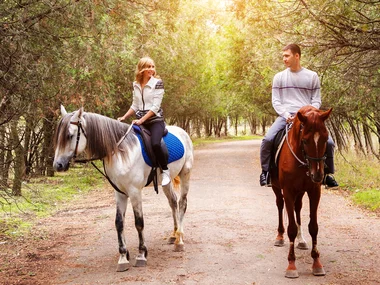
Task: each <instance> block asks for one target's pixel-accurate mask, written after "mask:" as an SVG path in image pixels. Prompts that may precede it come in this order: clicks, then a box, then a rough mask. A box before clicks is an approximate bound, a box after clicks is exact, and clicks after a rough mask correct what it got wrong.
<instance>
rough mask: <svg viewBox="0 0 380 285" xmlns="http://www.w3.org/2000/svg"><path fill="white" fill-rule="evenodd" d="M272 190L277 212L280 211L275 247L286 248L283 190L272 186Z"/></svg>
mask: <svg viewBox="0 0 380 285" xmlns="http://www.w3.org/2000/svg"><path fill="white" fill-rule="evenodd" d="M272 189H273V192H274V194H275V195H276V205H277V211H278V227H277V237H276V241H275V243H274V245H275V246H284V244H285V242H284V233H285V228H284V218H283V215H284V214H283V213H284V198H283V196H282V192H281V189H280V188H278V187H276V186H274V185H273V184H272Z"/></svg>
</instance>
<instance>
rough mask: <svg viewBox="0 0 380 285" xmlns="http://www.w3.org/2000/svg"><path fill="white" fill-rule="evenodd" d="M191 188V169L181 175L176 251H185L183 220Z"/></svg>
mask: <svg viewBox="0 0 380 285" xmlns="http://www.w3.org/2000/svg"><path fill="white" fill-rule="evenodd" d="M189 188H190V169H188V170H182V173H181V196H180V198H179V202H178V206H179V223H178V229H177V233H176V241H175V245H176V251H182V250H184V242H183V235H184V230H183V220H184V217H185V213H186V209H187V194H188V193H189Z"/></svg>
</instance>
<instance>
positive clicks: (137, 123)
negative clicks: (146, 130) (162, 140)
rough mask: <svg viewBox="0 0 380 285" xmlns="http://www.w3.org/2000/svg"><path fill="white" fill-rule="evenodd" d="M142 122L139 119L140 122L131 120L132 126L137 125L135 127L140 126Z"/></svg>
mask: <svg viewBox="0 0 380 285" xmlns="http://www.w3.org/2000/svg"><path fill="white" fill-rule="evenodd" d="M143 123H144V122H143V121H142V120H141V119H140V120H133V121H132V124H134V125H137V126H140V125H142V124H143Z"/></svg>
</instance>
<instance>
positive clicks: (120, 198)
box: [115, 192, 130, 272]
mask: <svg viewBox="0 0 380 285" xmlns="http://www.w3.org/2000/svg"><path fill="white" fill-rule="evenodd" d="M115 198H116V218H115V226H116V231H117V239H118V242H119V253H120V257H119V261H118V263H117V269H116V271H118V272H121V271H125V270H128V269H129V267H130V264H129V251H128V250H127V246H126V242H125V237H124V219H125V211H126V210H127V204H128V196H126V195H124V194H121V193H118V192H115Z"/></svg>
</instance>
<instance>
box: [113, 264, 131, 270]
mask: <svg viewBox="0 0 380 285" xmlns="http://www.w3.org/2000/svg"><path fill="white" fill-rule="evenodd" d="M129 267H130V263H129V262H128V263H118V264H117V268H116V271H117V272H123V271H127V270H128V269H129Z"/></svg>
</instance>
